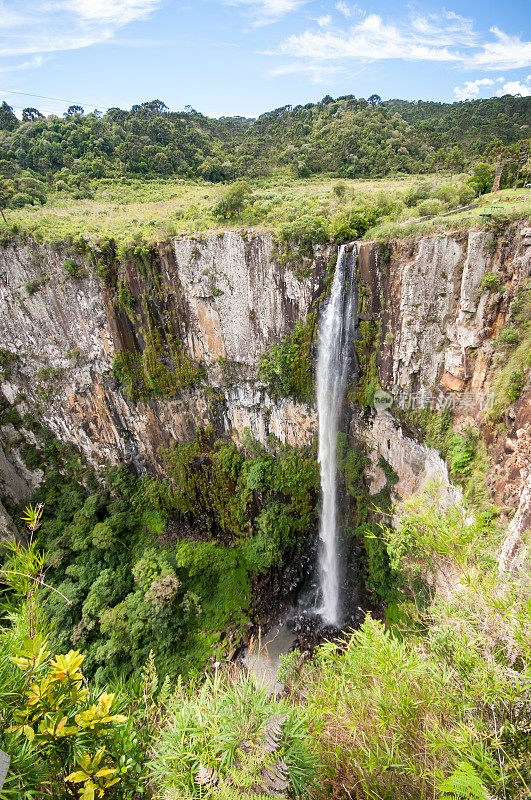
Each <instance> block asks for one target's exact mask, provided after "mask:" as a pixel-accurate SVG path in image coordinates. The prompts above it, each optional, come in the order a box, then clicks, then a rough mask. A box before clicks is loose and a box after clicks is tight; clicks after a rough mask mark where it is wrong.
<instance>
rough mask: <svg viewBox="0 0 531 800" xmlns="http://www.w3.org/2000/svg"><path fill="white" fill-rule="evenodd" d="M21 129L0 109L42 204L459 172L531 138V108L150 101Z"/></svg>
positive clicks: (11, 145) (8, 145) (6, 144)
mask: <svg viewBox="0 0 531 800" xmlns="http://www.w3.org/2000/svg"><path fill="white" fill-rule="evenodd" d="M22 117H23V118H22V120H21V121H19V120H18V118H17V117H16V116H15V114H14V112H13V109H12V108H11V107H10V106H9V105H8V104H7V103H6V102H5V101H4V102H3V104H2V106H1V107H0V174H3V175H4V176H5V177H7V178H9V179H17V178H20V179H22V183H21V185H20V186H18V185H17V186H15V189H18V192H17V193H18V194H19V195H24V194H25V193H26V194H30V195H32V196H34V197H35V198H37V199H39V200H42V198H43V195H44V193H45V189H46V187H45V186H44V187H40V186H39V185H38V184H35V183H32V179H33V180H35V179H36V180H37V181H46V182H47V184H48V185H49V186H55V187H57V188H59V189H61V188H64V189H66V188H68V187H69V185H70V186H72V185H74V186H75V185H76V184H77V190H78V192H79V193H80V194H81V196H82V195H83V191H84V188H83V184H84V181H86V179H87V178H103V177H118V176H122V175H132V176H170V175H176V176H182V177H188V178H204V179H205V180H207V181H214V182H220V181H230V180H234V179H238V178H240V177H242V176H245V177H247V178H253V177H257V176H261V175H268V174H271V173H274V172H278V171H281V172H282V171H283V172H287V173H288V174H291V175H295V176H299V177H308V176H310V175H312V174H319V173H323V172H327V173H331V174H334V175H336V176H338V177H346V178H358V177H381V176H385V175H388V174H390V173H405V174H411V173H425V172H428V171H433V170H434V169H435V168H441V167H446V168H449V169H450V170H454V171H456V172H459V171H462V170H463V168H465V167H467V166H469V165H470V164H471V163H474V162H475V161H477V160H478V159H480V158H481V157H482V156H483V154H484V152H485V151H486V150H488V148H489V146H491V145H492V143H493V142H496V143H499V144H502V145H511V144H514V143H516V142H518V141H519V140H521V139H525V138H527V137H528V135H529V130H528V122H529V119H530V117H531V99H530V98H529V97H513V96H511V95H507V96H505V97H501V98H492V99H490V100H477V101H472V102H460V103H453V104H442V103H422V102H420V101H419V102H418V103H409V102H406V101H401V100H391V101H387V102H381V100H380V98H379V97H378V96H377V95H373V96H372V97H371V98H369V100H365V99H363V98H361V99H356V98H355V97H354V96H352V95H346V96H344V97H339V98H337V99H336V100H334V99H333V98H332V97H330V96H327V97H324V98H323V99H322V100H321V101H320V102H319V103H308V104H307V105H305V106H295V107H292V106H289V105H288V106H284V107H283V108H278V109H276V110H274V111H270V112H268V113H266V114H262V115H261V116H260V117H259V118H258V119H244V118H242V117H221V118H220V119H212V118H208V117H206V116H204V115H203V114H200V113H199V112H197V111H195V110H194V109H192V108H189V107H188V108H187V110H185V111H182V112H171V111H169V110H168V108H167V107H166V106H165V105H164V103H162V102H161V101H159V100H153V101H151V102H145V103H141V104H139V105H135V106H133V107H132V109H131V110H130V111H124V110H121V109H119V108H110V109H108V110H107V112H106V113H105V114H103V115H101V114H100V113H99V112H93V113H89V114H85V113H84V110H83V109H82V108H81V107H80V106H71V107H70V108H69V109H68V111H67V112H66V113H65V114H64V117H63V118H59V117H56V116H49V117H47V118H45V117H44V116H43V115H42V114H40V112H39V111H38V110H37V109H35V108H27V109H24V111H23V115H22ZM24 181H25V182H24ZM17 202H18V204H19V205H20V204H23V197H19V198H18V200H17V201H15V206H16V205H17Z"/></svg>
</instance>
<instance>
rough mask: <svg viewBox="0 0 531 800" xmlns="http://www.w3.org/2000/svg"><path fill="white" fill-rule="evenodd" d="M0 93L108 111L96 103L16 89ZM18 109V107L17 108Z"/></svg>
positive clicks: (3, 90) (2, 90)
mask: <svg viewBox="0 0 531 800" xmlns="http://www.w3.org/2000/svg"><path fill="white" fill-rule="evenodd" d="M0 92H6V93H7V94H21V95H24V96H25V97H39V98H40V99H41V100H56V101H57V102H58V103H70V105H83V106H90V107H91V108H101V109H102V111H107V109H108V106H100V105H94V103H81V102H79V101H77V100H76V101H73V100H65V99H64V98H63V97H48V96H47V95H45V94H31V92H17V91H15V89H0ZM15 108H18V106H15Z"/></svg>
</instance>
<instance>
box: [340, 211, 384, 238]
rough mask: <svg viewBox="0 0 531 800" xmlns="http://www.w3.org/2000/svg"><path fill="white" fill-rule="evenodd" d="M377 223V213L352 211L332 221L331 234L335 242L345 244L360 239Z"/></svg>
mask: <svg viewBox="0 0 531 800" xmlns="http://www.w3.org/2000/svg"><path fill="white" fill-rule="evenodd" d="M375 221H376V211H375V210H374V209H372V208H371V209H367V210H365V211H359V210H354V209H351V210H350V211H347V212H345V213H342V214H338V215H337V216H335V217H334V218H333V219H332V222H331V224H330V234H331V236H332V239H333V240H334V242H337V243H338V244H342V243H343V242H348V241H352V240H353V239H359V238H360V237H361V236H363V234H364V233H365V232H366V231H368V230H369V228H370V227H371V226H372V225H373V224H374V223H375Z"/></svg>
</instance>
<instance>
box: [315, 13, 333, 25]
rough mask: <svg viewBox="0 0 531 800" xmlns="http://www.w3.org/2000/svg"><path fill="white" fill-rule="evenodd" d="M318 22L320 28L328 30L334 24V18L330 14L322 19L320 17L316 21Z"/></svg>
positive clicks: (324, 15)
mask: <svg viewBox="0 0 531 800" xmlns="http://www.w3.org/2000/svg"><path fill="white" fill-rule="evenodd" d="M316 22H317V24H318V25H319V27H320V28H327V27H328V26H329V25H330V23H331V22H332V17H331V16H330V14H323V16H322V17H318V18H317V19H316Z"/></svg>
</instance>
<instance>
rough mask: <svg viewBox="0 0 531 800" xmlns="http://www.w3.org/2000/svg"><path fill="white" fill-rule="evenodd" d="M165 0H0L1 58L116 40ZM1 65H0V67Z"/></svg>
mask: <svg viewBox="0 0 531 800" xmlns="http://www.w3.org/2000/svg"><path fill="white" fill-rule="evenodd" d="M161 3H162V0H36V1H35V0H3V2H2V0H0V57H2V56H3V57H10V56H22V55H28V54H43V53H54V52H57V51H61V50H78V49H80V48H83V47H90V46H91V45H93V44H101V43H103V42H107V41H109V40H111V39H113V37H114V35H115V33H116V32H117V31H118V30H119V29H120V28H122V27H124V26H125V25H127V24H129V23H130V22H134V21H135V20H142V19H145V18H146V17H147V16H148V15H149V14H151V13H152V12H153V11H155V10H156V9H157V8H158V7H159V6H160V5H161ZM1 66H2V65H1V64H0V67H1Z"/></svg>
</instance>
